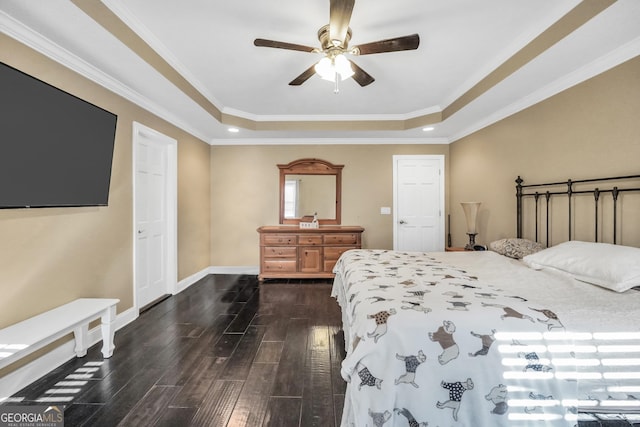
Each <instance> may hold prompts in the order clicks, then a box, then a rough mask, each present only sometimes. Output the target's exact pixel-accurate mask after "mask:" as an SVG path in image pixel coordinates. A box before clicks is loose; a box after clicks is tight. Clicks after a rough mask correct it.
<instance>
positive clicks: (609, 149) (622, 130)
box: [449, 57, 640, 246]
mask: <svg viewBox="0 0 640 427" xmlns="http://www.w3.org/2000/svg"><path fill="white" fill-rule="evenodd" d="M639 114H640V57H637V58H635V59H632V60H630V61H628V62H626V63H624V64H622V65H620V66H618V67H616V68H614V69H612V70H609V71H607V72H605V73H603V74H601V75H599V76H596V77H594V78H592V79H590V80H588V81H586V82H584V83H582V84H580V85H577V86H575V87H573V88H570V89H568V90H566V91H564V92H562V93H560V94H558V95H556V96H554V97H552V98H550V99H548V100H546V101H544V102H541V103H539V104H537V105H535V106H532V107H530V108H528V109H527V110H524V111H522V112H520V113H518V114H515V115H513V116H511V117H509V118H506V119H504V120H502V121H500V122H498V123H496V124H494V125H492V126H489V127H487V128H485V129H483V130H481V131H478V132H476V133H474V134H473V135H470V136H468V137H466V138H464V139H461V140H459V141H456V142H454V143H453V144H452V145H451V152H450V158H451V163H450V164H451V170H450V175H449V176H450V186H449V188H450V189H451V192H450V202H451V204H450V209H451V215H452V220H451V221H452V230H453V231H452V234H453V238H454V242H453V243H454V244H457V245H460V244H463V243H464V242H465V241H466V235H465V234H464V230H465V225H464V214H463V212H462V208H461V207H460V204H459V203H460V202H461V201H466V200H471V199H473V200H478V201H482V203H483V204H482V206H481V211H480V213H479V235H478V237H477V239H478V241H480V242H483V243H487V242H490V241H492V240H495V239H497V238H503V237H514V236H515V231H516V225H515V212H516V201H515V182H514V181H515V178H516V177H517V176H518V175H521V176H522V178H523V179H525V181H526V182H529V183H534V182H549V181H565V180H567V179H574V180H575V179H582V178H596V177H604V176H620V175H636V174H640V161H639V160H638V159H640V115H639ZM637 186H638V185H637ZM634 198H635V200H637V199H638V197H637V196H635V197H634ZM628 200H629V203H628V204H627V205H629V204H631V203H632V202H631V201H630V199H628ZM633 203H634V206H637V202H636V201H634V202H633ZM626 207H629V206H626ZM632 209H633V210H632V211H630V212H629V214H627V216H626V217H625V218H623V222H624V229H623V230H624V235H623V236H622V241H619V243H623V244H627V245H632V246H640V230H639V228H640V223H639V222H638V218H640V210H638V208H637V207H633V206H632ZM589 212H591V211H589ZM591 218H592V215H589V216H588V220H591ZM585 220H586V219H585ZM563 221H566V220H565V219H564V218H563ZM576 221H577V222H578V223H580V222H581V221H584V220H583V219H582V218H577V219H576ZM557 222H560V219H558V220H557ZM607 226H609V227H611V225H610V223H609V224H607ZM587 228H588V230H589V232H591V231H592V230H593V228H592V227H591V226H589V227H587ZM566 236H567V234H566V233H561V234H556V233H555V232H554V234H553V235H552V237H554V240H555V241H554V242H553V243H558V240H557V239H564V240H566ZM619 237H620V236H619ZM575 238H578V239H580V238H582V239H585V240H586V239H590V238H592V234H591V235H584V234H583V235H582V236H581V235H577V236H576V237H575Z"/></svg>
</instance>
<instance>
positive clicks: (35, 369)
mask: <svg viewBox="0 0 640 427" xmlns="http://www.w3.org/2000/svg"><path fill="white" fill-rule="evenodd" d="M258 273H259V268H258V267H257V266H237V267H234V266H230V267H225V266H211V267H207V268H205V269H203V270H201V271H199V272H197V273H195V274H192V275H191V276H189V277H186V278H184V279H182V280H180V281H179V282H178V283H177V286H176V292H175V293H176V294H177V293H180V292H182V291H184V290H185V289H187V288H188V287H189V286H191V285H193V284H194V283H196V282H197V281H198V280H200V279H202V278H204V277H206V276H207V275H209V274H251V275H253V274H255V275H257V274H258ZM137 318H138V309H137V308H135V307H132V308H130V309H128V310H125V311H123V312H122V313H120V314H118V315H117V316H116V320H115V324H114V326H115V330H116V331H118V330H119V329H121V328H123V327H124V326H126V325H128V324H129V323H131V322H133V321H134V320H136V319H137ZM101 340H102V333H101V330H100V326H98V327H96V328H93V329H91V330H90V331H89V336H88V340H87V341H88V342H89V347H90V346H92V345H94V344H96V343H98V342H99V341H101ZM115 345H116V348H115V351H118V336H117V335H116V337H115ZM74 346H75V342H74V341H73V340H71V341H68V342H66V343H64V344H63V345H61V346H59V347H56V348H55V349H53V350H51V351H50V352H48V353H47V354H45V355H43V356H41V357H39V358H37V359H35V360H33V361H32V362H29V363H28V364H26V365H24V366H23V367H21V368H18V369H16V370H15V371H13V372H11V373H9V374H7V375H5V376H4V377H2V378H0V402H2V401H3V400H5V399H7V398H8V397H9V396H11V395H13V394H15V393H17V392H18V391H20V390H21V389H22V388H24V387H26V386H28V385H29V384H31V383H32V382H34V381H36V380H38V379H39V378H41V377H43V376H44V375H46V374H48V373H49V372H51V371H52V370H53V369H55V368H57V367H58V366H60V365H62V364H63V363H65V362H67V361H69V360H71V359H73V358H74V357H76V353H75V351H74Z"/></svg>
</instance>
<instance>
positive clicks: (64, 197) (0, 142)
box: [0, 63, 117, 208]
mask: <svg viewBox="0 0 640 427" xmlns="http://www.w3.org/2000/svg"><path fill="white" fill-rule="evenodd" d="M116 121H117V116H116V115H115V114H112V113H110V112H108V111H106V110H103V109H102V108H100V107H97V106H95V105H93V104H91V103H89V102H86V101H83V100H82V99H80V98H77V97H75V96H73V95H70V94H68V93H66V92H64V91H62V90H60V89H57V88H55V87H53V86H51V85H49V84H47V83H45V82H43V81H40V80H38V79H36V78H34V77H31V76H29V75H27V74H24V73H23V72H21V71H19V70H16V69H15V68H12V67H10V66H8V65H6V64H3V63H0V208H25V207H32V208H36V207H71V206H106V205H107V204H108V201H109V183H110V181H111V163H112V160H113V146H114V139H115V132H116Z"/></svg>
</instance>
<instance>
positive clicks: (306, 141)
mask: <svg viewBox="0 0 640 427" xmlns="http://www.w3.org/2000/svg"><path fill="white" fill-rule="evenodd" d="M450 142H451V141H450V140H449V139H448V138H238V139H232V138H225V139H222V138H218V139H212V140H211V141H209V144H210V145H214V146H215V145H221V146H222V145H400V144H408V145H413V144H423V145H433V144H449V143H450Z"/></svg>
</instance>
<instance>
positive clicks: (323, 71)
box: [315, 56, 336, 82]
mask: <svg viewBox="0 0 640 427" xmlns="http://www.w3.org/2000/svg"><path fill="white" fill-rule="evenodd" d="M315 70H316V73H318V75H319V76H320V77H322V78H323V79H324V80H329V81H330V82H332V81H334V80H335V79H336V70H335V68H334V66H333V64H332V63H331V60H330V59H329V58H328V57H326V56H325V57H324V58H322V59H321V60H320V61H319V62H318V63H317V64H316V66H315Z"/></svg>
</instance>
